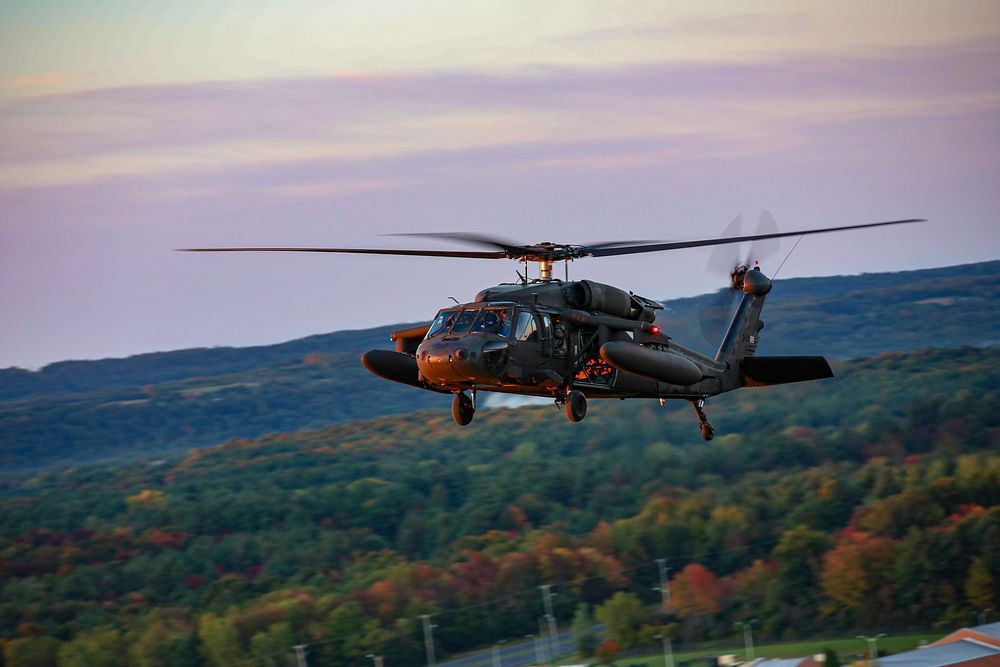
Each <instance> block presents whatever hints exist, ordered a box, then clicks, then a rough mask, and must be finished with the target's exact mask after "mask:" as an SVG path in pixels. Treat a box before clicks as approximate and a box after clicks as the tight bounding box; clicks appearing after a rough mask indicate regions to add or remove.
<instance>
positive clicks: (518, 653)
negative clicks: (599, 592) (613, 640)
mask: <svg viewBox="0 0 1000 667" xmlns="http://www.w3.org/2000/svg"><path fill="white" fill-rule="evenodd" d="M593 629H594V633H595V634H596V635H597V636H601V635H602V633H603V632H604V626H602V625H595V626H594V628H593ZM554 643H555V645H556V655H557V656H561V655H568V654H570V653H572V652H573V651H575V650H576V646H575V644H574V643H573V635H572V633H571V632H570V631H569V630H566V631H565V632H560V633H559V634H558V635H557V636H556V641H555V642H554ZM499 652H500V656H499V658H500V660H499V663H500V664H499V667H524V666H525V665H537V664H539V661H538V660H537V658H536V656H537V655H538V654H537V653H536V640H535V639H532V640H527V639H519V640H518V641H517V642H516V643H511V644H506V643H505V644H501V645H500V651H499ZM546 655H547V654H546ZM438 667H494V665H493V651H492V649H487V650H485V651H482V652H480V653H475V654H471V655H465V656H462V657H461V658H455V659H453V660H448V661H447V662H439V663H438Z"/></svg>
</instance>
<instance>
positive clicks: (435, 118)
mask: <svg viewBox="0 0 1000 667" xmlns="http://www.w3.org/2000/svg"><path fill="white" fill-rule="evenodd" d="M998 61H1000V47H998V46H997V44H996V43H995V42H985V43H983V42H978V43H972V44H963V45H959V46H955V45H951V46H947V47H942V46H938V47H926V48H907V49H892V50H886V51H884V52H882V53H879V54H869V55H864V56H855V57H842V56H833V55H821V54H812V55H809V54H805V55H804V54H798V55H795V56H788V57H780V58H773V59H770V60H767V61H759V62H749V63H694V64H690V63H688V64H659V65H637V66H630V67H616V68H608V69H593V68H570V67H537V68H528V69H519V70H514V71H479V72H449V71H443V72H427V73H422V74H419V73H418V74H415V73H407V74H397V75H382V76H367V75H366V76H352V75H340V76H332V77H317V78H300V79H277V80H263V81H256V82H216V83H197V84H174V85H157V86H130V87H123V88H112V89H103V90H96V91H87V92H81V93H74V94H63V95H50V96H43V97H36V98H29V99H22V100H15V101H12V102H9V103H8V104H7V105H6V106H4V107H3V108H0V125H2V127H4V131H3V134H2V136H0V187H5V188H8V189H9V188H19V187H31V186H54V185H60V184H72V183H83V182H87V181H90V180H92V179H100V178H107V177H120V176H125V175H128V174H157V173H168V172H177V171H194V172H212V171H216V170H224V169H228V168H233V167H238V166H240V165H253V164H258V165H259V164H265V165H266V164H293V163H298V162H303V163H308V162H310V161H314V160H323V159H327V160H342V159H346V160H350V159H357V160H366V159H370V158H378V157H391V156H400V155H407V154H411V153H419V152H426V151H430V152H441V151H447V150H462V149H471V148H488V147H491V146H492V147H496V146H503V145H506V144H511V145H517V144H523V143H527V142H542V143H549V144H550V145H552V144H556V143H565V144H572V143H573V142H578V141H601V140H603V141H612V140H618V141H641V140H644V139H646V140H652V139H662V138H665V137H679V136H685V135H693V136H706V137H707V136H714V137H716V140H717V142H718V143H719V144H720V145H723V144H724V145H730V146H732V145H739V146H743V147H744V148H746V147H747V146H749V145H751V144H756V145H757V146H758V147H759V150H762V151H767V150H771V149H772V148H773V147H775V146H778V145H785V146H788V145H797V144H798V143H799V142H802V141H805V140H807V139H808V136H809V134H810V133H812V132H813V131H814V130H815V128H817V127H820V126H823V125H826V124H834V125H835V124H837V123H840V122H843V121H844V120H847V119H851V118H862V117H873V116H887V117H893V118H907V117H919V116H927V115H929V114H941V113H954V112H959V113H969V112H979V113H989V112H991V111H995V110H996V109H997V106H998V95H1000V68H997V67H995V64H996V62H998ZM289 119H294V122H289ZM554 157H557V156H554Z"/></svg>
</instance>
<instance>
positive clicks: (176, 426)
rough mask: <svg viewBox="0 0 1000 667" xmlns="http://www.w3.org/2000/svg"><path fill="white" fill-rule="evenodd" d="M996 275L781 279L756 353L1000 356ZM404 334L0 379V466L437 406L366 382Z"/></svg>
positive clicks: (694, 308)
mask: <svg viewBox="0 0 1000 667" xmlns="http://www.w3.org/2000/svg"><path fill="white" fill-rule="evenodd" d="M998 298H1000V262H985V263H981V264H971V265H963V266H956V267H947V268H940V269H928V270H920V271H908V272H900V273H877V274H864V275H860V276H834V277H828V278H799V279H792V280H780V281H778V282H777V283H776V284H775V289H774V291H773V293H772V296H771V297H770V299H769V301H768V305H767V307H766V308H765V310H764V320H765V321H766V327H765V329H764V331H763V332H762V343H761V347H760V353H761V354H825V355H827V356H828V357H830V358H833V359H838V358H840V359H842V358H849V357H857V356H866V355H873V354H877V353H879V352H882V351H887V350H914V349H919V348H925V347H955V346H961V345H973V346H991V345H996V343H997V341H998V338H1000V336H998V334H997V333H996V332H997V331H1000V309H998V308H997V306H996V304H997V303H998ZM715 300H716V297H715V296H714V295H702V296H699V297H694V298H688V299H678V300H673V301H668V302H667V303H666V305H667V310H666V311H665V317H664V323H665V329H666V330H667V331H668V333H670V334H671V335H672V336H674V338H676V339H677V340H678V341H679V342H681V343H683V344H686V345H691V346H693V347H696V348H699V349H701V350H702V351H706V352H712V351H713V348H714V346H713V345H712V344H710V343H708V342H707V341H705V339H704V338H703V336H702V333H701V327H700V325H699V315H698V314H699V311H700V310H702V309H703V308H705V307H707V306H709V305H710V304H712V303H713V302H714V301H715ZM399 326H404V325H393V326H384V327H378V328H375V329H366V330H361V331H341V332H336V333H329V334H321V335H316V336H310V337H308V338H302V339H298V340H294V341H289V342H286V343H281V344H277V345H267V346H258V347H248V348H203V349H190V350H178V351H174V352H159V353H153V354H143V355H137V356H133V357H128V358H125V359H105V360H100V361H66V362H60V363H55V364H51V365H49V366H46V367H45V368H43V369H41V370H39V371H34V372H33V371H26V370H23V369H16V368H11V369H5V370H0V465H3V466H5V467H36V466H45V465H50V464H70V463H80V462H85V461H96V460H102V459H108V458H121V457H137V456H138V457H155V456H162V455H166V454H170V453H173V452H179V451H183V450H187V449H191V448H193V447H199V446H203V445H208V444H213V443H216V442H221V441H223V440H226V439H229V438H234V437H241V438H242V437H257V436H259V435H262V434H265V433H273V432H287V431H295V430H301V429H308V428H316V427H320V426H323V425H327V424H332V423H337V422H343V421H350V420H354V419H365V418H371V417H377V416H382V415H389V414H394V413H401V412H410V411H412V410H416V409H419V408H424V407H431V406H440V407H441V408H445V406H446V405H447V398H446V397H442V396H438V395H435V394H431V393H429V392H421V391H417V390H414V389H410V388H408V387H404V386H401V385H395V384H393V383H390V382H385V381H382V380H379V379H377V378H375V377H374V376H372V375H370V374H369V373H367V371H365V370H364V369H363V368H362V367H361V365H360V363H359V362H358V357H359V355H360V354H361V353H362V352H364V351H365V350H368V349H372V348H377V347H383V348H388V347H391V343H390V342H389V332H390V331H391V330H392V329H394V328H397V327H399Z"/></svg>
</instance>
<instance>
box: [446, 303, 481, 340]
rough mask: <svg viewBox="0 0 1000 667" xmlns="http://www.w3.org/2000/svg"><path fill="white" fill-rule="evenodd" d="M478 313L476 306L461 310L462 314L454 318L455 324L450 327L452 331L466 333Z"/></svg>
mask: <svg viewBox="0 0 1000 667" xmlns="http://www.w3.org/2000/svg"><path fill="white" fill-rule="evenodd" d="M477 315H479V309H478V308H468V309H466V310H463V311H462V314H461V315H459V316H458V317H457V318H455V324H453V325H452V327H451V332H452V333H457V334H460V333H468V332H469V330H470V329H471V328H472V323H473V322H475V321H476V316H477Z"/></svg>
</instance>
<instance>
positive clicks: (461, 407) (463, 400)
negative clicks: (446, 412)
mask: <svg viewBox="0 0 1000 667" xmlns="http://www.w3.org/2000/svg"><path fill="white" fill-rule="evenodd" d="M475 414H476V407H475V406H474V405H473V404H472V399H471V398H469V395H468V394H466V393H465V392H464V391H460V392H459V393H457V394H455V398H454V399H452V401H451V416H452V417H454V418H455V423H456V424H458V425H459V426H466V425H467V424H469V423H470V422H471V421H472V418H473V417H474V416H475Z"/></svg>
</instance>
